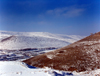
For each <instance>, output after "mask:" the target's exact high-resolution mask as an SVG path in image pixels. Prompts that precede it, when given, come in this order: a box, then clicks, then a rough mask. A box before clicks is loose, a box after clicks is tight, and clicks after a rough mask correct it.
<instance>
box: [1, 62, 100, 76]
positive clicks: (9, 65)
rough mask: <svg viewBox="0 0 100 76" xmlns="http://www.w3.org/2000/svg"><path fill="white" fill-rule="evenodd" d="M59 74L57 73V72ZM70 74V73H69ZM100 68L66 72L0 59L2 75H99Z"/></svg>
mask: <svg viewBox="0 0 100 76" xmlns="http://www.w3.org/2000/svg"><path fill="white" fill-rule="evenodd" d="M54 72H55V73H57V74H59V75H57V74H55V73H54ZM68 74H69V75H68ZM99 75H100V69H98V70H94V71H86V72H80V73H77V72H72V73H71V72H65V71H58V70H53V69H50V68H47V67H46V68H42V69H40V68H29V67H28V66H27V65H26V64H25V63H23V62H18V61H0V76H99Z"/></svg>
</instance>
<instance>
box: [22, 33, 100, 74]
mask: <svg viewBox="0 0 100 76" xmlns="http://www.w3.org/2000/svg"><path fill="white" fill-rule="evenodd" d="M23 62H25V63H27V64H29V65H32V66H36V67H50V68H53V69H57V70H64V71H77V72H81V71H86V70H94V69H98V68H99V69H100V32H98V33H95V34H92V35H90V36H88V37H86V38H84V39H82V40H79V41H77V42H75V43H73V44H70V45H68V46H66V47H64V48H61V49H58V50H55V51H52V52H48V53H45V54H42V55H38V56H36V57H33V58H30V59H28V60H25V61H23Z"/></svg>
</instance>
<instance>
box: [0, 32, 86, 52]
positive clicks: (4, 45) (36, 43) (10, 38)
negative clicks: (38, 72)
mask: <svg viewBox="0 0 100 76" xmlns="http://www.w3.org/2000/svg"><path fill="white" fill-rule="evenodd" d="M83 37H85V36H79V35H61V34H51V33H47V32H10V31H0V49H1V50H20V49H34V48H50V47H52V48H53V47H54V48H60V47H64V46H66V45H69V44H71V43H73V42H75V41H78V40H80V39H82V38H83Z"/></svg>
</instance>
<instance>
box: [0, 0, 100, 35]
mask: <svg viewBox="0 0 100 76" xmlns="http://www.w3.org/2000/svg"><path fill="white" fill-rule="evenodd" d="M0 30H5V31H17V32H50V33H57V34H70V35H75V34H76V35H90V33H95V32H99V31H100V0H0Z"/></svg>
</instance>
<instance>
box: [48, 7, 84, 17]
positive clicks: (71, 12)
mask: <svg viewBox="0 0 100 76" xmlns="http://www.w3.org/2000/svg"><path fill="white" fill-rule="evenodd" d="M84 11H85V9H83V8H76V7H64V8H56V9H53V10H48V11H47V12H46V14H47V15H53V16H66V17H75V16H79V15H81V14H82V13H83V12H84Z"/></svg>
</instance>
